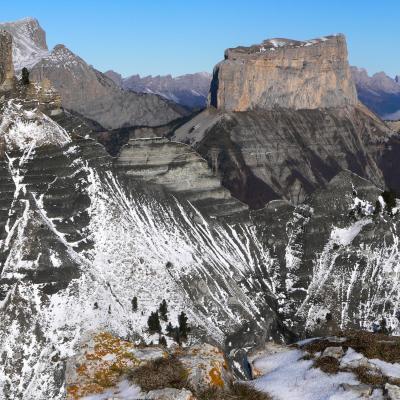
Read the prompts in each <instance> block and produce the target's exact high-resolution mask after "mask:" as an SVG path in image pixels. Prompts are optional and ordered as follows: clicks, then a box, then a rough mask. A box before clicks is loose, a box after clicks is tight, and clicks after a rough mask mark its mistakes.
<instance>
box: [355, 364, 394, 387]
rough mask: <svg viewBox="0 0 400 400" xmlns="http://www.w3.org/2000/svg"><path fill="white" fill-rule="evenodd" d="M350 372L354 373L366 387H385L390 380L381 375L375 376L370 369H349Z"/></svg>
mask: <svg viewBox="0 0 400 400" xmlns="http://www.w3.org/2000/svg"><path fill="white" fill-rule="evenodd" d="M348 371H349V372H352V373H353V374H355V375H356V376H357V379H358V380H359V381H360V382H361V383H365V384H366V385H373V386H378V385H384V384H385V383H386V382H387V381H388V379H387V377H385V376H382V375H380V374H374V373H373V371H371V370H370V369H368V368H367V367H356V368H350V369H348Z"/></svg>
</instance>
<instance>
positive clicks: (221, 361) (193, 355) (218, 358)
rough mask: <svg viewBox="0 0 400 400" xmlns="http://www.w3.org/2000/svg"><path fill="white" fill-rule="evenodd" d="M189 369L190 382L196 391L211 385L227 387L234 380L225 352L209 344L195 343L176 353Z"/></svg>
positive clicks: (188, 378)
mask: <svg viewBox="0 0 400 400" xmlns="http://www.w3.org/2000/svg"><path fill="white" fill-rule="evenodd" d="M176 356H177V358H178V359H179V361H181V362H182V364H183V366H184V367H185V368H186V369H187V373H188V377H187V380H188V384H189V386H190V387H191V388H193V390H194V391H195V392H202V391H204V390H206V389H207V388H209V387H216V388H221V389H222V388H226V387H228V386H229V385H230V383H231V382H232V374H231V372H230V370H229V368H228V363H227V362H226V360H225V357H224V353H223V352H222V351H221V350H219V349H218V348H217V347H214V346H211V345H209V344H201V345H195V346H192V347H190V348H187V349H184V350H179V349H178V353H177V354H176Z"/></svg>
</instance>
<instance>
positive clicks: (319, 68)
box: [210, 35, 357, 111]
mask: <svg viewBox="0 0 400 400" xmlns="http://www.w3.org/2000/svg"><path fill="white" fill-rule="evenodd" d="M356 102H357V94H356V90H355V87H354V84H353V82H352V79H351V73H350V68H349V65H348V61H347V47H346V40H345V38H344V36H343V35H336V36H327V37H323V38H320V39H314V40H310V41H306V42H300V41H296V40H288V39H271V40H265V41H264V42H263V43H261V44H260V45H254V46H251V47H237V48H234V49H228V50H226V51H225V59H224V60H223V61H221V62H220V63H219V64H217V66H216V67H215V69H214V76H213V80H212V83H211V90H210V105H211V106H214V107H216V108H218V109H221V110H226V111H246V110H251V109H256V108H261V109H271V108H273V107H283V108H291V109H304V108H307V109H315V108H327V107H343V106H347V105H355V104H356Z"/></svg>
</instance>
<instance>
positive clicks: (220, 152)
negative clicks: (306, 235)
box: [173, 35, 400, 208]
mask: <svg viewBox="0 0 400 400" xmlns="http://www.w3.org/2000/svg"><path fill="white" fill-rule="evenodd" d="M209 100H210V107H209V108H208V109H207V110H205V111H203V112H202V113H200V114H198V115H197V116H196V117H195V118H193V119H192V120H190V121H189V122H187V123H186V124H184V125H183V126H181V127H179V128H178V129H176V131H175V132H174V135H173V139H174V140H176V141H182V142H185V143H188V144H191V145H192V146H194V147H195V149H196V150H197V151H198V152H200V154H201V155H202V156H203V157H204V158H205V159H207V161H208V163H209V165H210V166H211V167H212V168H213V170H214V172H215V173H216V174H217V175H219V176H221V178H222V182H223V184H224V185H225V187H227V188H228V189H229V190H230V191H231V193H232V194H233V196H235V197H236V198H238V199H240V200H241V201H243V202H245V203H247V204H248V205H250V206H251V207H253V208H260V207H263V206H264V205H265V204H266V203H267V202H268V201H270V200H274V199H286V200H289V201H290V202H292V203H293V204H298V203H301V202H303V201H304V200H305V198H306V197H307V196H308V195H309V194H311V193H312V192H313V191H314V190H316V189H317V188H320V187H324V186H325V185H326V184H327V182H329V181H330V180H331V179H332V178H333V177H334V176H335V175H336V174H337V173H339V172H340V171H342V170H350V171H353V172H355V173H356V174H358V175H360V176H362V177H365V178H367V179H369V180H371V181H372V182H374V183H375V184H376V185H377V186H380V187H384V186H385V183H387V182H388V177H389V175H390V176H391V175H393V174H391V172H390V166H389V165H390V164H389V163H386V164H383V163H382V162H381V160H382V159H383V158H384V154H385V151H386V150H385V149H386V148H387V147H388V146H387V145H385V143H387V140H388V139H389V137H390V130H389V129H388V127H387V126H386V125H385V124H384V123H383V122H382V121H381V120H380V119H379V118H378V117H377V116H375V115H374V114H373V113H372V112H370V111H369V110H368V109H367V108H366V107H364V106H363V105H361V104H360V103H358V102H357V96H356V91H355V87H354V84H353V83H352V80H351V73H350V68H349V65H348V62H347V49H346V41H345V38H344V36H342V35H337V36H327V37H324V38H321V39H316V40H310V41H307V42H299V41H293V40H286V39H272V40H266V41H264V42H263V43H262V44H261V45H256V46H251V47H238V48H235V49H228V50H227V51H226V52H225V60H224V61H222V62H221V63H219V64H218V65H217V66H216V67H215V70H214V77H213V81H212V84H211V89H210V95H209ZM392 181H393V179H392ZM399 187H400V184H399Z"/></svg>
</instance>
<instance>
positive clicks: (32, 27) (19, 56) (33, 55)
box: [0, 18, 48, 72]
mask: <svg viewBox="0 0 400 400" xmlns="http://www.w3.org/2000/svg"><path fill="white" fill-rule="evenodd" d="M0 29H4V30H6V31H7V32H9V33H10V34H11V35H12V37H13V42H14V43H13V61H14V66H15V70H16V71H17V72H19V71H20V70H21V69H22V68H23V67H26V68H30V67H32V66H33V65H35V64H36V63H37V62H38V61H39V60H40V59H41V58H42V57H44V56H45V55H47V54H48V48H47V43H46V32H45V31H44V30H43V29H42V28H41V26H40V25H39V22H38V20H37V19H35V18H24V19H21V20H18V21H15V22H4V23H0Z"/></svg>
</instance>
